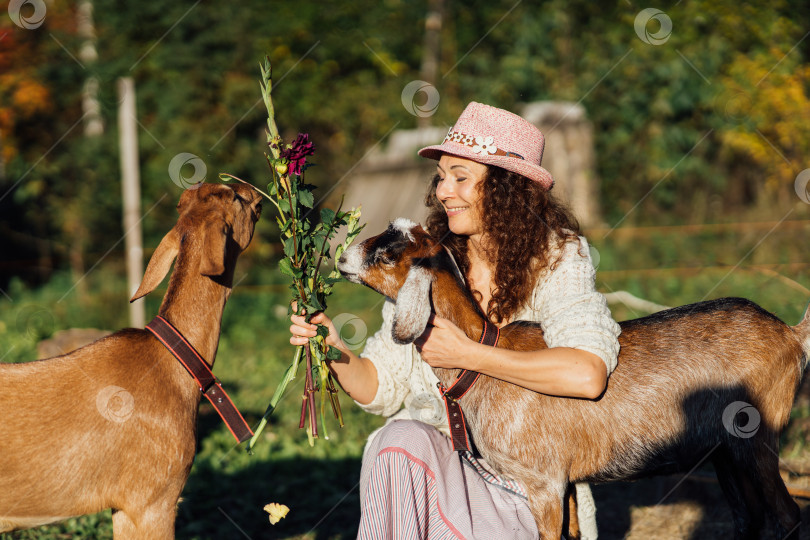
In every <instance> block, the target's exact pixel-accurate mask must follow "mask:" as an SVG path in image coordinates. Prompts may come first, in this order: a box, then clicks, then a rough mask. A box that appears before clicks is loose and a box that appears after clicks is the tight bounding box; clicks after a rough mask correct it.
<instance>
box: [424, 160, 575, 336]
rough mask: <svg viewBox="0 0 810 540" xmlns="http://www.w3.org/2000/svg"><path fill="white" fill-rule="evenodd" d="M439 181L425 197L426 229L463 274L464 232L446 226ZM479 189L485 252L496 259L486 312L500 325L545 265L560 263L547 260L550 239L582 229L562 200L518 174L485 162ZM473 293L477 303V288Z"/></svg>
mask: <svg viewBox="0 0 810 540" xmlns="http://www.w3.org/2000/svg"><path fill="white" fill-rule="evenodd" d="M439 181H440V177H439V175H438V174H437V175H436V176H434V177H433V181H432V182H431V186H430V191H429V192H428V194H427V197H426V198H425V204H426V205H427V206H428V208H429V214H428V218H427V229H428V231H430V234H431V235H433V236H435V237H436V238H440V239H442V240H441V241H442V244H444V245H445V246H447V247H448V248H450V251H451V252H452V253H453V256H454V257H455V258H456V260H457V262H458V265H459V267H460V268H461V271H462V273H463V274H464V275H465V276H467V275H468V272H469V269H470V261H469V258H468V257H467V240H468V237H466V236H460V235H457V234H454V233H453V232H451V231H450V229H449V227H448V223H447V213H446V211H445V210H444V207H443V206H442V204H441V202H440V201H439V199H438V198H437V197H436V186H437V185H438V183H439ZM477 188H478V192H479V194H480V196H481V199H480V200H481V216H483V227H484V235H485V237H486V238H487V239H488V242H487V246H488V249H489V251H488V252H487V253H486V255H487V257H489V259H490V260H492V261H495V273H494V281H495V290H494V291H493V292H492V297H491V298H490V300H489V303H488V304H487V309H486V315H487V317H488V318H489V319H490V320H491V321H492V322H494V323H496V324H500V323H501V322H502V321H505V320H509V319H510V318H511V317H513V316H514V315H515V314H516V313H517V312H518V311H519V310H520V309H521V307H522V306H523V305H524V304H525V303H526V301H527V300H528V299H529V295H530V294H531V292H532V290H533V289H534V287H535V284H536V281H537V278H538V276H539V275H540V274H541V273H542V272H543V270H545V269H547V268H548V269H553V268H554V266H555V265H556V263H557V262H558V259H557V258H555V259H554V260H551V254H550V250H549V247H550V246H551V245H552V244H551V243H552V242H555V243H556V244H557V247H558V248H562V246H563V244H564V243H565V242H566V241H567V240H569V239H572V238H576V237H577V235H579V234H580V228H579V223H578V222H577V220H576V218H574V216H573V214H572V213H571V211H570V210H569V209H568V208H567V207H566V206H565V205H563V204H562V203H561V202H559V201H558V200H557V199H556V198H555V197H554V196H553V195H551V193H549V192H548V191H546V190H544V189H543V188H542V187H541V186H540V184H538V183H537V182H534V181H532V180H530V179H528V178H526V177H525V176H522V175H520V174H517V173H514V172H511V171H507V170H505V169H502V168H500V167H495V166H492V165H488V166H487V172H486V173H485V175H484V178H483V179H482V180H481V182H479V183H478V186H477ZM521 203H522V204H521ZM471 292H472V293H473V295H474V296H475V298H476V299H477V300H478V301H479V302H480V301H481V299H482V298H483V296H482V295H481V293H480V292H479V291H476V290H473V291H471Z"/></svg>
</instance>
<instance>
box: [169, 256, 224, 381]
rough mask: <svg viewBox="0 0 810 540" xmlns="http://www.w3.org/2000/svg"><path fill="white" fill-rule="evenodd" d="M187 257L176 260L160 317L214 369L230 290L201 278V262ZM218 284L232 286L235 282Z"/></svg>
mask: <svg viewBox="0 0 810 540" xmlns="http://www.w3.org/2000/svg"><path fill="white" fill-rule="evenodd" d="M184 255H185V254H184V253H182V252H181V254H180V255H178V257H177V262H176V263H175V270H174V272H173V273H172V277H171V279H170V280H169V288H168V290H167V291H166V296H165V297H164V298H163V303H162V304H161V306H160V311H159V313H160V315H161V316H162V317H163V318H164V319H166V320H167V321H169V322H170V323H171V324H173V325H174V327H175V328H177V329H178V330H179V331H180V333H181V334H183V336H184V337H185V338H186V339H187V340H188V342H189V343H191V345H193V346H194V348H195V349H197V352H199V353H200V355H201V356H202V357H203V359H204V360H205V361H206V362H207V363H208V365H209V366H210V367H212V368H213V367H214V358H215V357H216V354H217V347H218V345H219V332H220V327H221V324H222V313H223V311H224V310H225V302H227V300H228V297H229V296H230V294H231V287H230V286H226V285H222V284H220V283H217V282H216V281H215V280H214V279H212V278H210V277H208V276H203V275H202V274H200V273H199V272H198V270H197V269H198V268H199V260H198V258H197V257H191V259H190V260H189V259H188V258H187V257H185V256H184ZM231 273H232V272H231ZM226 274H227V272H226ZM218 281H222V282H223V283H228V284H230V283H231V281H232V279H231V278H228V279H224V280H218Z"/></svg>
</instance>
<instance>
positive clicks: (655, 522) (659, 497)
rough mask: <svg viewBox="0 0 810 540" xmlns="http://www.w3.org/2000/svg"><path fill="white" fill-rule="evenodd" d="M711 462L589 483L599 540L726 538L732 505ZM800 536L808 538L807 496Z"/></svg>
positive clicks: (809, 502)
mask: <svg viewBox="0 0 810 540" xmlns="http://www.w3.org/2000/svg"><path fill="white" fill-rule="evenodd" d="M710 470H711V469H710V468H707V469H706V470H705V471H701V472H700V476H699V479H697V477H696V478H695V479H690V478H687V479H686V480H684V479H683V477H676V476H667V477H660V478H652V479H646V480H639V481H637V482H617V483H611V484H605V485H595V486H592V489H593V495H594V498H595V499H596V508H597V514H596V518H597V523H598V525H599V539H600V540H618V539H624V538H626V539H628V540H676V539H677V540H682V539H683V540H715V539H716V540H721V539H722V540H730V539H731V538H733V537H734V536H733V529H732V521H731V510H730V508H729V505H728V503H727V502H726V499H725V496H724V495H723V492H722V490H721V489H720V486H719V485H718V484H717V483H716V482H713V481H711V480H710V478H711V476H712V474H711V473H710ZM795 500H796V502H797V503H798V504H799V508H800V509H801V512H802V528H801V538H802V539H805V538H807V539H810V500H806V499H795ZM659 501H660V504H659Z"/></svg>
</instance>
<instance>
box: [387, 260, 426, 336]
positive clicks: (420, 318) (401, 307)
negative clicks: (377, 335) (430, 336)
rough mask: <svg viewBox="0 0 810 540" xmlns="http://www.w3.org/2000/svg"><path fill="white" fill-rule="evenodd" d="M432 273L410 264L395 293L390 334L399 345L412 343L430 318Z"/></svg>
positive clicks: (423, 329)
mask: <svg viewBox="0 0 810 540" xmlns="http://www.w3.org/2000/svg"><path fill="white" fill-rule="evenodd" d="M432 283H433V273H432V272H431V271H430V270H428V269H426V268H421V267H418V266H411V269H410V270H408V276H407V277H406V278H405V283H404V284H403V285H402V288H400V289H399V293H398V294H397V303H396V306H395V307H394V322H393V325H392V327H391V335H392V337H393V338H394V342H396V343H399V344H400V345H405V344H407V343H412V342H413V340H415V339H416V338H418V337H419V336H421V335H422V333H423V332H424V331H425V328H427V323H428V319H429V318H430V287H431V284H432Z"/></svg>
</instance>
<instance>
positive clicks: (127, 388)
mask: <svg viewBox="0 0 810 540" xmlns="http://www.w3.org/2000/svg"><path fill="white" fill-rule="evenodd" d="M177 209H178V212H179V214H180V218H179V219H178V221H177V224H176V225H175V226H174V228H172V230H171V231H169V233H168V234H167V235H166V236H165V237H164V238H163V240H162V241H161V242H160V245H159V246H158V247H157V249H156V250H155V253H154V255H152V258H151V260H150V261H149V265H148V266H147V269H146V272H145V274H144V278H143V281H142V283H141V285H140V287H139V288H138V291H137V292H136V293H135V296H133V300H135V299H137V298H140V297H142V296H144V295H145V294H147V293H149V292H150V291H152V290H153V289H154V288H155V287H157V286H158V285H159V284H160V282H161V281H162V280H163V278H164V277H165V276H166V274H167V273H168V271H169V268H170V267H171V265H172V261H173V260H174V259H175V256H176V258H177V262H176V265H175V270H174V273H173V275H172V277H171V280H170V281H169V287H168V290H167V292H166V296H165V297H164V299H163V303H162V304H161V306H160V315H161V316H163V318H165V319H166V320H168V321H169V322H170V323H172V324H173V325H174V326H175V327H176V328H177V329H178V330H180V332H182V334H183V335H184V336H185V337H186V339H187V340H188V341H189V342H190V343H191V344H192V345H193V346H194V347H195V348H196V349H197V351H198V352H199V353H200V355H201V356H202V357H203V358H204V359H205V360H206V361H207V362H208V363H209V365H213V361H214V357H215V355H216V350H217V345H218V343H219V332H220V322H221V320H222V313H223V309H224V307H225V302H226V300H227V299H228V296H229V295H230V292H231V287H232V283H233V274H234V267H235V265H236V259H237V257H238V256H239V254H240V253H241V252H242V251H243V250H244V249H245V248H247V246H248V244H249V243H250V240H251V238H252V237H253V229H254V225H255V223H256V221H257V220H258V219H259V213H260V210H261V198H260V196H259V194H258V193H257V192H256V191H255V190H253V189H252V188H250V187H248V186H243V185H236V186H233V187H228V186H224V185H217V184H202V185H201V186H199V187H198V188H196V189H189V190H186V191H185V192H184V193H183V194H182V196H181V197H180V203H179V204H178V205H177ZM0 385H2V388H3V391H2V392H0V418H1V419H2V420H0V532H5V531H11V530H15V529H23V528H29V527H36V526H39V525H44V524H47V523H52V522H55V521H60V520H63V519H65V518H68V517H72V516H78V515H83V514H90V513H94V512H99V511H101V510H104V509H106V508H112V509H113V532H114V535H115V538H116V540H126V539H137V540H147V539H167V538H174V521H175V513H176V507H177V501H178V499H179V497H180V492H181V491H182V489H183V486H184V485H185V482H186V479H187V478H188V474H189V471H190V469H191V464H192V460H193V458H194V452H195V444H196V441H195V439H196V420H197V408H198V405H199V402H200V396H201V393H200V389H199V387H198V386H197V385H196V384H195V382H194V379H192V378H191V376H190V375H189V374H188V372H187V371H186V370H185V369H184V368H183V366H182V365H181V364H180V362H178V361H177V360H176V359H175V358H174V356H172V354H171V353H170V352H169V351H168V350H167V349H166V348H165V347H164V346H163V345H162V344H161V343H160V342H159V341H158V340H157V339H156V338H155V336H153V335H152V334H151V333H150V332H149V331H147V330H144V329H135V328H127V329H124V330H120V331H118V332H116V333H114V334H112V335H111V336H108V337H105V338H103V339H100V340H98V341H96V342H95V343H92V344H90V345H88V346H86V347H83V348H81V349H78V350H76V351H73V352H72V353H69V354H66V355H63V356H57V357H54V358H49V359H46V360H40V361H35V362H29V363H23V364H0Z"/></svg>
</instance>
